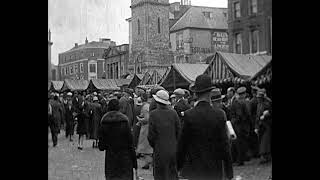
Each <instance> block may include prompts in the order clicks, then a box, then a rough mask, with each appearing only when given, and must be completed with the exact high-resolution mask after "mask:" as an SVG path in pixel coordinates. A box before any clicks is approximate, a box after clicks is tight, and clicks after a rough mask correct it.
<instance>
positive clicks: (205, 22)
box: [170, 3, 229, 63]
mask: <svg viewBox="0 0 320 180" xmlns="http://www.w3.org/2000/svg"><path fill="white" fill-rule="evenodd" d="M174 5H175V7H176V8H175V9H181V8H180V7H179V6H180V5H179V3H175V4H174ZM177 7H178V8H177ZM182 7H183V8H184V7H185V5H182ZM185 9H187V10H185ZM182 12H184V13H182V16H181V14H178V20H177V21H176V22H175V23H174V24H173V25H172V26H171V27H170V42H171V50H172V51H174V52H175V54H174V61H175V62H176V63H199V62H202V61H203V60H205V58H206V57H208V56H209V55H212V53H214V52H216V51H224V52H228V50H229V47H228V33H227V29H228V24H227V8H215V7H204V6H187V8H184V10H183V11H182ZM175 19H177V18H175Z"/></svg>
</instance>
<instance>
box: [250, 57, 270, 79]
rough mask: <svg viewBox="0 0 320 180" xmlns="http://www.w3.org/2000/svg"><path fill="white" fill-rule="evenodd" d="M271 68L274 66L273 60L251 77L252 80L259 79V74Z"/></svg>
mask: <svg viewBox="0 0 320 180" xmlns="http://www.w3.org/2000/svg"><path fill="white" fill-rule="evenodd" d="M269 68H272V60H270V62H268V64H266V65H265V66H264V67H263V68H262V69H261V70H260V71H258V72H257V73H256V74H255V75H254V76H253V77H252V78H251V80H255V79H257V77H258V76H260V75H262V74H264V73H266V71H267V70H268V69H269Z"/></svg>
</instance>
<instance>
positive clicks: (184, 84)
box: [160, 63, 208, 91]
mask: <svg viewBox="0 0 320 180" xmlns="http://www.w3.org/2000/svg"><path fill="white" fill-rule="evenodd" d="M207 67H208V64H188V63H184V64H173V65H172V66H171V68H170V71H169V72H168V73H167V75H166V77H165V78H164V79H163V81H162V82H161V83H160V85H161V86H162V87H164V88H165V89H167V90H170V91H172V90H174V89H176V88H179V87H180V88H184V89H188V88H189V85H190V84H191V83H194V81H195V79H196V77H197V76H199V75H201V74H203V73H204V71H205V70H206V69H207Z"/></svg>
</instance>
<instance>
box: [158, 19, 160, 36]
mask: <svg viewBox="0 0 320 180" xmlns="http://www.w3.org/2000/svg"><path fill="white" fill-rule="evenodd" d="M158 33H159V34H160V18H159V17H158Z"/></svg>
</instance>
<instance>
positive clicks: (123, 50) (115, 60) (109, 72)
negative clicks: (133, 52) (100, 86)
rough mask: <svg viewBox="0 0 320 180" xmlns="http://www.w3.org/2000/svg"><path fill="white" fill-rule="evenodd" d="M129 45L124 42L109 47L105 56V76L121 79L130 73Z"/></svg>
mask: <svg viewBox="0 0 320 180" xmlns="http://www.w3.org/2000/svg"><path fill="white" fill-rule="evenodd" d="M128 63H129V45H128V44H122V45H119V46H112V47H109V49H108V51H107V53H106V56H105V66H106V71H105V78H106V79H120V78H121V77H123V76H124V75H127V74H129V70H128Z"/></svg>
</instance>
